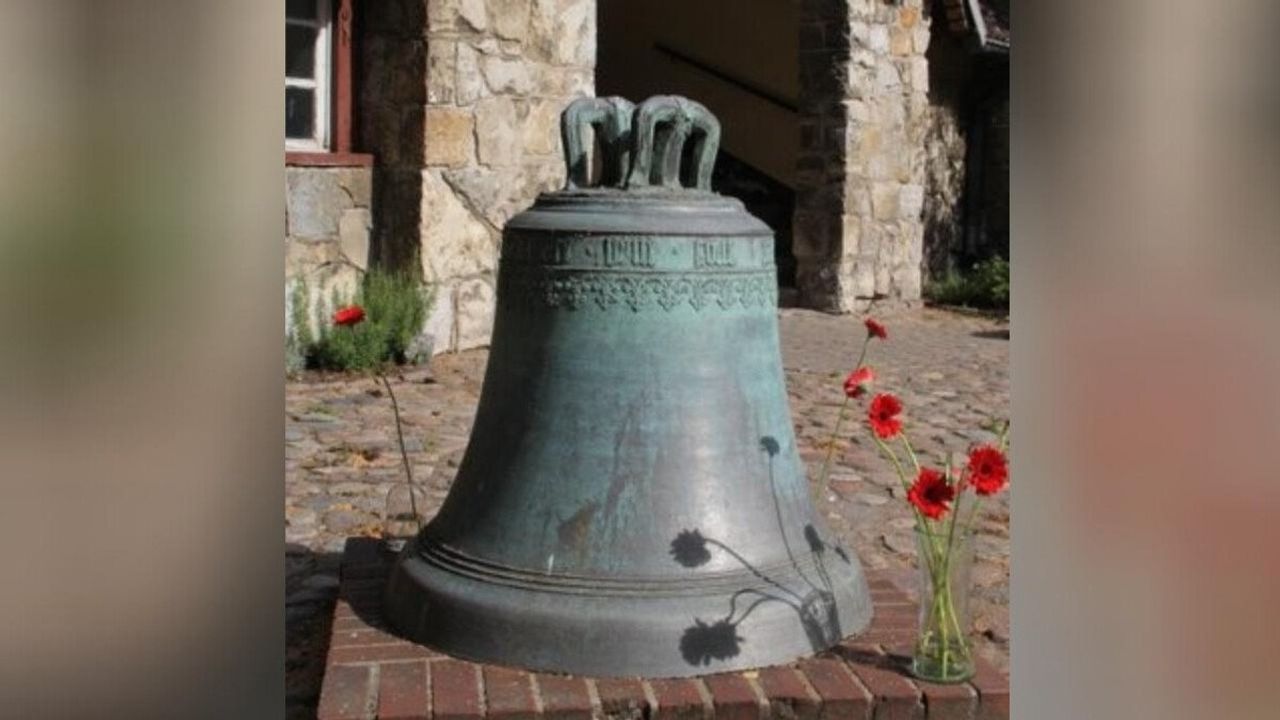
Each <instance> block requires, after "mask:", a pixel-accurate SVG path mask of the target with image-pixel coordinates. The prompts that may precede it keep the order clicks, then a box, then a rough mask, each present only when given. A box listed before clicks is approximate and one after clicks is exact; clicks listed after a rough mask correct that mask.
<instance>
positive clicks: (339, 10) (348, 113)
mask: <svg viewBox="0 0 1280 720" xmlns="http://www.w3.org/2000/svg"><path fill="white" fill-rule="evenodd" d="M353 2H354V0H335V5H336V9H335V10H336V11H335V12H334V21H333V32H332V34H331V37H332V42H333V94H332V97H333V100H332V105H331V106H330V109H329V112H331V113H332V118H331V120H332V128H333V132H332V134H331V135H330V141H329V144H330V148H329V150H328V151H301V152H300V151H289V150H286V151H285V154H284V164H285V165H304V166H366V167H367V166H370V165H372V164H373V156H372V155H370V154H368V153H358V152H353V150H352V142H351V139H352V113H353V112H354V110H353V108H352V89H351V75H352V72H351V47H352V40H353V37H352V34H353V33H352V25H353V23H352V19H353V16H354V11H353V9H352V3H353Z"/></svg>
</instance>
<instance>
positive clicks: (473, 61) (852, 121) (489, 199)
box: [286, 0, 1007, 352]
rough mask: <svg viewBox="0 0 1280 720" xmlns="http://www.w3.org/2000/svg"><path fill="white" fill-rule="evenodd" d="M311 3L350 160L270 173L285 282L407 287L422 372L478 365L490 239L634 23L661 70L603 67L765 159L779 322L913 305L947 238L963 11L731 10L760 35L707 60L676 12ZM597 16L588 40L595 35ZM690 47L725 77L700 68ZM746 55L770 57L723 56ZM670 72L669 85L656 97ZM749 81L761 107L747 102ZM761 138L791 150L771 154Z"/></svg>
mask: <svg viewBox="0 0 1280 720" xmlns="http://www.w3.org/2000/svg"><path fill="white" fill-rule="evenodd" d="M318 1H319V2H321V4H322V5H324V4H325V2H326V0H318ZM327 1H328V2H331V3H333V4H334V5H335V6H336V7H335V8H334V18H335V25H334V31H333V33H332V38H333V42H334V43H335V47H338V46H339V45H340V43H341V42H342V41H343V38H344V37H345V38H346V41H347V42H349V43H351V45H350V48H353V49H350V50H349V51H350V52H351V58H352V59H351V61H350V63H349V76H350V82H351V84H352V90H351V91H350V98H351V102H350V109H349V113H350V116H351V120H350V123H349V126H350V127H352V128H353V130H352V131H351V132H352V137H353V140H352V148H349V149H348V151H347V152H346V153H342V152H338V153H334V156H335V158H336V160H335V161H333V162H325V161H321V162H320V163H319V166H316V165H315V164H312V165H308V164H307V163H305V162H290V163H289V164H290V167H289V168H288V171H287V173H286V175H287V179H286V195H287V198H288V202H287V212H288V215H289V217H288V227H289V231H288V237H287V238H286V247H287V255H288V258H289V264H288V266H287V272H288V275H289V280H290V281H291V282H293V281H295V280H297V279H299V278H308V286H309V287H310V288H311V289H312V292H313V294H314V295H317V296H324V294H325V293H329V292H331V289H332V288H333V287H338V288H352V287H354V286H355V283H356V282H358V279H359V277H360V273H361V272H363V271H364V270H365V269H366V268H367V267H369V266H370V264H380V265H384V266H387V267H393V268H403V269H409V270H411V271H412V272H415V273H420V274H421V277H422V279H423V280H425V281H427V282H429V283H432V284H433V285H434V286H435V290H436V292H435V297H436V300H435V306H434V307H433V309H432V312H431V314H430V318H429V320H428V322H427V327H426V332H427V333H428V334H430V335H431V337H432V340H433V346H434V348H435V351H436V352H442V351H448V350H459V349H465V348H470V347H476V346H479V345H484V344H487V342H488V339H489V334H490V332H491V328H492V322H493V312H494V307H495V297H494V280H495V277H494V275H495V270H496V266H497V261H498V248H499V238H500V232H501V228H502V226H503V224H504V223H505V222H506V220H507V219H509V218H510V217H511V216H512V215H514V214H515V213H517V212H519V211H520V210H521V209H523V208H524V207H526V206H527V205H528V204H529V203H530V202H532V200H533V199H534V197H535V196H536V195H537V194H538V193H539V192H541V191H544V190H548V189H552V188H555V187H557V186H559V185H560V184H561V183H562V182H563V173H564V170H563V167H562V160H561V156H560V139H559V132H558V130H559V128H558V116H559V112H560V110H561V109H562V108H563V107H564V106H565V105H566V104H567V103H568V101H569V100H571V99H572V98H574V97H576V96H580V95H591V94H595V90H596V82H597V80H596V78H597V73H596V70H597V68H596V64H597V42H598V38H609V42H610V43H615V42H616V43H617V44H615V45H611V46H610V49H611V50H613V49H614V48H621V47H622V45H623V44H624V43H623V42H622V41H620V40H618V38H625V37H630V36H628V33H631V34H632V35H634V33H635V32H637V31H636V30H635V28H636V27H638V25H639V23H640V22H641V18H642V17H643V16H645V15H648V16H650V17H649V19H648V22H649V24H650V26H651V28H652V29H651V32H653V33H655V34H656V35H659V37H655V38H654V39H652V41H651V39H650V38H648V37H647V36H646V37H645V38H643V39H642V41H636V42H633V41H632V40H634V38H631V39H630V40H628V43H629V44H630V45H632V46H634V48H635V49H628V50H627V51H626V52H637V53H638V52H640V51H642V50H644V51H648V50H650V49H652V48H657V49H658V50H660V51H662V52H663V53H666V55H664V56H663V61H662V62H658V61H656V60H654V57H656V56H654V57H648V56H646V57H640V56H638V55H636V56H634V57H633V56H628V55H627V54H626V53H623V52H621V50H618V51H616V52H614V53H613V54H614V55H615V56H617V57H616V58H615V59H614V62H615V66H618V65H621V66H627V65H630V66H631V67H632V68H637V67H638V68H640V71H639V72H638V73H635V72H633V77H635V78H639V79H638V80H636V81H635V82H636V83H641V82H644V83H649V84H651V85H661V86H663V87H664V88H667V87H669V88H670V89H669V90H666V91H668V92H685V93H686V94H690V95H692V96H693V97H695V99H699V100H702V101H704V102H705V103H706V104H707V105H708V107H710V108H711V110H712V111H713V112H716V113H717V114H719V115H720V117H721V121H722V123H723V124H724V127H725V143H724V145H723V146H722V147H723V148H727V149H728V150H729V151H730V152H732V153H733V155H734V156H735V158H734V159H735V161H737V160H743V161H745V162H746V163H747V164H748V165H750V164H752V163H753V158H752V157H751V156H750V155H751V149H752V148H755V147H760V148H765V149H767V150H768V151H769V152H770V153H771V154H770V155H768V157H764V156H762V159H761V160H760V163H757V164H755V167H756V168H757V169H761V170H763V171H764V172H765V174H767V175H769V176H771V177H773V178H775V179H776V181H777V183H779V186H783V185H785V186H786V188H787V189H788V192H791V191H793V192H794V213H793V215H792V218H791V222H790V223H789V225H790V227H788V228H786V229H787V230H789V231H791V232H789V233H780V234H782V235H790V236H791V239H790V242H791V247H790V248H788V249H787V252H788V253H791V254H793V255H794V278H795V283H796V286H797V288H796V289H797V291H798V292H796V293H792V295H793V296H797V297H798V302H799V303H800V304H802V305H806V306H810V307H815V308H819V309H823V310H828V311H836V312H855V311H861V310H864V309H865V308H867V307H868V305H869V304H870V303H872V302H886V301H889V302H907V303H912V302H917V301H918V300H919V298H920V296H921V288H922V282H923V278H924V273H925V270H926V266H927V262H926V260H927V259H928V258H927V257H926V253H927V252H929V249H930V247H931V246H938V247H942V248H944V249H945V248H949V247H951V246H952V245H954V244H956V243H957V242H960V240H958V239H957V238H961V237H962V236H963V235H964V231H963V229H960V228H959V227H958V224H959V220H958V218H959V217H960V216H962V215H963V214H964V212H965V202H966V200H968V201H971V200H972V197H971V195H972V193H971V192H970V190H969V189H968V188H967V180H966V176H967V174H968V172H967V168H968V167H969V166H971V165H972V164H973V162H974V160H973V158H970V157H968V151H967V149H966V142H965V140H966V135H967V133H968V130H967V128H968V127H969V125H971V124H972V123H971V118H970V117H968V115H967V113H968V112H969V111H968V110H966V109H965V108H966V107H968V105H967V104H966V103H968V100H967V99H966V97H965V92H964V91H963V90H962V88H963V87H965V83H967V82H968V79H967V78H968V73H969V70H967V69H965V68H968V67H969V65H970V64H971V63H969V61H968V60H967V58H968V57H969V55H970V54H971V53H970V51H971V48H967V47H966V46H965V45H964V43H963V42H962V40H961V38H963V37H964V36H965V33H966V32H967V31H968V29H969V26H968V25H966V22H971V21H972V17H971V15H972V13H974V12H977V10H975V8H980V7H981V3H979V0H892V1H890V0H797V2H794V3H784V4H778V3H777V2H774V0H742V5H745V6H746V7H740V6H739V5H738V3H737V2H736V0H735V2H734V3H730V5H732V7H728V6H726V8H727V10H732V11H733V12H735V13H750V12H752V11H751V8H750V5H751V4H752V3H762V5H761V7H760V8H759V9H760V10H761V12H762V13H767V14H768V17H769V18H770V22H769V27H768V28H765V29H763V30H761V29H760V28H758V27H755V26H751V27H750V28H749V27H748V25H741V23H739V25H741V27H740V28H739V29H741V30H742V32H743V33H744V35H743V38H742V42H735V41H733V40H732V38H729V39H727V40H726V39H725V38H719V39H718V40H717V42H716V43H700V40H699V38H704V37H706V32H705V31H704V30H703V29H701V27H702V26H703V25H705V24H706V22H705V21H706V19H707V18H706V17H703V16H714V15H717V11H716V8H715V7H711V6H706V7H704V6H702V5H699V6H698V8H699V11H698V12H697V13H695V12H693V10H692V9H690V8H688V7H687V6H685V5H684V4H682V3H678V2H656V3H653V4H647V5H645V6H644V8H645V9H644V10H643V12H641V13H640V14H639V15H637V14H636V13H637V12H638V11H639V10H638V6H631V5H628V6H626V8H627V11H626V12H619V11H617V10H616V7H617V6H603V5H602V7H600V8H598V7H597V2H598V0H377V1H373V0H327ZM718 1H720V0H711V2H718ZM765 2H771V3H772V4H770V5H768V6H767V7H766V6H765V5H763V3H765ZM984 2H985V0H984ZM1006 7H1007V5H1006ZM609 8H613V10H611V11H610V12H611V16H612V17H614V18H616V20H615V21H614V22H615V24H614V25H611V26H610V27H609V28H608V29H607V30H608V31H607V32H606V30H605V29H604V28H598V19H597V18H598V13H599V14H600V15H599V16H600V17H605V10H606V9H609ZM628 13H630V14H629V15H628ZM662 13H665V14H663V15H662V17H661V18H656V16H655V14H662ZM956 13H959V15H958V16H957V15H956ZM735 17H737V16H735ZM1006 22H1007V21H1006ZM344 23H345V25H344ZM682 23H684V24H687V25H688V27H683V26H682V25H681V24H682ZM695 26H696V27H695ZM725 27H726V28H729V30H727V31H729V32H736V31H735V30H732V28H734V27H738V25H733V24H732V23H730V24H727V25H726V26H725ZM668 31H669V32H668ZM747 32H753V33H761V32H763V33H766V35H764V36H761V35H757V36H752V37H748V35H747V34H746V33H747ZM768 33H773V34H774V35H777V37H776V38H771V37H768V36H767V34H768ZM779 34H780V35H779ZM680 37H686V38H688V43H690V44H691V45H692V46H693V49H692V50H689V49H688V48H685V47H683V46H678V45H679V43H677V41H676V40H677V39H678V38H680ZM673 38H674V39H673ZM699 44H705V45H707V48H708V49H706V50H705V53H711V52H712V50H713V49H714V48H720V50H716V52H720V51H721V50H722V51H723V52H724V53H726V55H725V57H730V56H731V55H732V54H733V53H737V54H736V55H732V57H736V58H738V59H737V60H734V62H740V63H743V64H744V65H743V67H740V68H737V69H735V68H733V67H723V66H722V65H723V63H721V64H719V65H718V64H717V62H716V61H715V59H714V58H711V59H707V58H700V57H699V51H698V47H697V46H698V45H699ZM756 44H760V45H761V46H762V47H763V46H766V45H767V46H768V47H769V49H770V52H768V53H759V52H744V51H743V47H742V46H743V45H756ZM713 46H714V47H713ZM748 50H749V48H748ZM673 58H674V59H673ZM677 60H678V61H680V62H684V63H685V64H686V66H687V67H685V68H684V72H685V73H686V75H687V77H688V78H690V79H689V80H688V81H687V82H684V81H681V80H679V77H677V76H676V75H664V73H668V72H671V71H670V68H672V67H675V66H676V64H677V63H676V61H677ZM779 64H781V65H782V66H783V67H779ZM751 66H754V67H755V68H756V69H757V70H758V71H759V75H760V76H761V77H763V78H765V80H766V81H767V82H766V84H769V83H771V84H770V86H769V87H766V88H764V89H763V90H762V89H761V88H760V86H759V85H760V83H757V82H753V81H751V79H750V77H748V76H750V75H751V73H752V71H753V70H752V67H751ZM690 68H692V69H690ZM623 75H625V73H616V72H615V73H610V76H611V77H615V76H616V77H622V76H623ZM739 76H742V77H747V79H746V80H742V79H741V77H739ZM769 78H772V80H769ZM340 80H341V78H339V81H340ZM682 83H683V84H682ZM623 84H624V85H625V83H623ZM639 87H640V86H639V85H637V86H636V87H635V88H631V89H628V88H626V87H623V88H621V89H619V88H615V87H604V88H602V93H609V92H620V91H621V92H623V94H631V95H633V97H632V99H633V100H642V99H643V96H642V95H643V94H648V90H649V89H650V88H648V87H645V88H644V93H642V94H641V95H636V94H635V92H640V89H639ZM957 88H961V89H960V90H958V89H957ZM631 90H635V92H631ZM735 93H736V94H737V95H735ZM752 93H755V95H756V99H755V101H756V102H758V105H759V107H760V108H761V110H760V111H759V112H752V111H750V110H747V111H743V110H741V109H739V108H750V107H752V106H751V105H750V104H749V103H750V102H751V101H752V100H751V97H752ZM739 96H740V97H741V98H743V100H742V103H743V104H741V105H737V104H735V103H736V102H737V100H736V98H738V97H739ZM761 97H763V98H764V101H760V100H759V99H760V98H761ZM1006 97H1007V94H1006ZM969 104H971V103H969ZM1005 107H1006V108H1007V101H1006V104H1005ZM736 118H743V119H742V120H741V123H739V122H738V120H737V119H736ZM1006 118H1007V113H1006ZM779 132H782V133H787V134H788V135H787V136H788V137H789V136H790V135H789V134H790V133H794V134H795V136H796V137H797V138H798V145H793V144H790V141H788V143H779V142H771V140H770V137H769V136H768V135H769V134H770V133H772V135H773V136H774V137H776V136H778V133H779ZM1005 132H1006V133H1007V124H1006V131H1005ZM797 147H798V149H796V148H797ZM1005 147H1006V155H1005V157H1006V161H1005V162H1006V163H1007V140H1006V144H1005ZM738 151H741V152H738ZM780 153H782V154H786V153H790V154H792V155H793V156H794V163H786V162H785V158H782V155H781V154H780ZM295 155H296V154H295ZM286 157H287V159H288V158H289V154H286ZM308 157H311V159H313V160H314V154H313V155H312V156H308ZM343 158H345V159H346V161H345V162H343ZM780 158H781V161H780ZM294 159H295V160H296V159H297V158H296V157H295V158H294ZM304 160H305V158H304ZM984 162H986V161H984ZM986 164H989V163H986ZM792 167H793V168H794V172H792V171H791V169H792ZM1006 174H1007V173H1006ZM1005 187H1006V188H1007V185H1006V186H1005ZM789 202H790V200H789ZM1005 228H1006V229H1005V231H1004V232H1005V233H1006V240H1005V243H1006V248H1007V222H1006V225H1005ZM948 233H950V235H948ZM953 236H954V237H953ZM1006 253H1007V250H1006Z"/></svg>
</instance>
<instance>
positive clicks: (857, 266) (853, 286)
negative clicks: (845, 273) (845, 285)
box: [850, 253, 876, 298]
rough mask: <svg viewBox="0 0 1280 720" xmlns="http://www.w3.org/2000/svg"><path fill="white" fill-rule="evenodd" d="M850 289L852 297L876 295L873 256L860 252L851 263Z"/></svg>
mask: <svg viewBox="0 0 1280 720" xmlns="http://www.w3.org/2000/svg"><path fill="white" fill-rule="evenodd" d="M850 290H851V291H852V294H853V296H854V297H860V298H872V297H875V295H876V263H875V256H874V255H868V254H865V253H864V254H862V255H859V256H858V257H857V259H855V260H854V262H853V263H852V268H851V272H850Z"/></svg>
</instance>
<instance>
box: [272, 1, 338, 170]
mask: <svg viewBox="0 0 1280 720" xmlns="http://www.w3.org/2000/svg"><path fill="white" fill-rule="evenodd" d="M332 18H333V14H332V11H331V10H330V5H329V0H286V2H285V26H284V33H285V34H284V53H285V62H284V136H285V141H284V145H285V149H286V150H310V151H324V150H328V149H329V143H330V136H331V124H332V123H331V122H330V120H331V118H330V108H331V107H332V102H331V95H330V93H331V90H332V81H331V76H330V67H331V65H332V49H331V48H332V40H331V35H332Z"/></svg>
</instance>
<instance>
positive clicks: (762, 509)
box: [390, 190, 871, 677]
mask: <svg viewBox="0 0 1280 720" xmlns="http://www.w3.org/2000/svg"><path fill="white" fill-rule="evenodd" d="M775 307H776V274H775V269H774V262H773V238H772V234H771V233H770V231H769V229H768V228H767V227H766V226H765V225H763V224H762V223H760V222H759V221H758V220H756V219H755V218H753V217H751V216H750V215H748V214H747V213H746V212H745V210H743V209H742V207H741V205H740V204H739V203H738V202H737V201H736V200H730V199H727V198H723V197H720V196H715V195H711V194H705V195H696V196H692V195H691V194H690V193H683V194H681V195H680V196H674V195H670V194H665V196H664V194H663V193H662V192H661V191H654V192H653V193H652V194H634V193H633V194H622V193H618V192H614V191H608V190H602V191H577V192H564V193H555V194H552V195H550V196H544V197H543V198H542V199H540V201H539V203H538V204H536V205H535V206H534V207H533V208H532V209H530V210H528V211H526V212H525V213H524V214H522V215H519V216H517V217H515V218H513V219H512V221H511V222H510V223H509V225H508V226H507V229H506V232H505V236H504V240H503V248H502V260H501V266H500V271H499V284H498V311H497V317H496V319H495V326H494V333H493V342H492V349H491V354H490V359H489V365H488V368H487V371H486V375H485V380H484V387H483V391H482V396H481V400H480V406H479V409H478V412H477V415H476V420H475V426H474V428H473V430H472V436H471V441H470V444H469V446H468V448H467V452H466V455H465V457H464V459H463V462H462V465H461V466H460V468H459V471H458V476H457V479H456V480H455V482H454V485H453V487H452V489H451V491H450V493H449V496H448V498H447V499H446V501H445V503H444V505H443V507H442V508H441V510H440V512H439V514H438V515H437V516H436V518H435V519H434V520H433V521H432V522H431V523H430V524H429V525H428V526H427V527H426V528H425V530H424V532H423V533H422V535H421V536H420V537H419V538H418V539H417V541H416V543H415V544H413V545H411V546H410V548H409V549H408V550H407V551H406V552H405V553H404V555H403V556H402V558H401V560H400V562H399V563H398V566H397V569H396V572H395V574H394V577H393V579H392V585H391V587H390V599H391V604H390V608H391V610H390V612H391V619H392V620H393V622H394V623H395V624H396V626H397V627H399V628H400V629H401V630H403V631H404V632H406V633H408V634H409V636H410V637H412V638H413V639H415V640H418V641H421V642H424V643H426V644H428V645H431V646H434V647H437V648H439V649H441V650H444V651H446V652H449V653H451V654H455V655H459V656H462V657H468V658H472V659H476V660H484V661H490V662H497V663H500V664H509V665H517V666H522V667H529V668H534V669H542V670H555V671H564V672H572V673H579V674H590V675H642V676H650V677H666V676H682V675H692V674H699V673H705V672H718V671H723V670H729V669H738V668H745V667H755V666H761V665H768V664H774V663H778V662H785V661H788V660H791V659H793V658H796V657H799V656H804V655H808V654H812V653H813V652H816V651H819V650H822V649H825V648H827V647H829V646H831V645H833V644H835V643H836V642H837V641H838V640H839V639H840V638H841V637H844V636H846V635H850V634H853V633H856V632H858V631H860V630H862V629H863V628H864V627H865V626H866V625H867V623H868V621H869V619H870V613H871V608H870V602H869V599H868V593H867V590H866V587H865V581H864V579H863V575H862V571H861V568H860V567H859V564H858V561H857V559H856V557H855V556H854V555H852V554H851V553H849V552H846V551H845V550H843V549H841V548H839V547H837V546H836V545H835V544H834V541H833V540H831V539H830V538H829V536H828V534H827V532H826V530H825V529H824V528H823V527H822V524H821V523H820V522H819V520H818V518H817V517H815V515H814V512H813V508H812V505H811V502H810V500H809V494H808V487H807V483H806V481H805V474H804V468H803V466H802V464H801V463H800V460H799V457H798V454H797V452H796V447H795V440H794V436H793V432H792V424H791V416H790V412H789V408H788V404H787V397H786V391H785V385H784V377H783V372H782V363H781V357H780V351H779V342H778V326H777V318H776V311H775Z"/></svg>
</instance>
